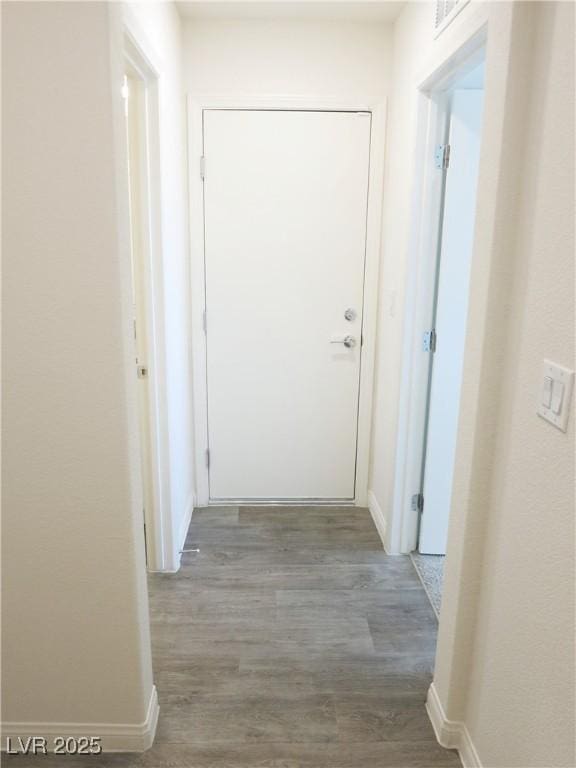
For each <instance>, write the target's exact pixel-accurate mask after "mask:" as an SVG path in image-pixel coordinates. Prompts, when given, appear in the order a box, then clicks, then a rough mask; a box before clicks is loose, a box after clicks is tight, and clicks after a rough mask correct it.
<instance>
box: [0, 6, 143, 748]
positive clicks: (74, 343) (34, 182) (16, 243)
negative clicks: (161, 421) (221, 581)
mask: <svg viewBox="0 0 576 768" xmlns="http://www.w3.org/2000/svg"><path fill="white" fill-rule="evenodd" d="M109 12H110V9H109V7H108V6H107V5H106V4H104V3H102V4H101V3H10V4H3V6H2V27H3V29H2V33H3V36H2V38H3V39H2V44H3V59H2V64H3V67H2V74H3V78H2V88H3V93H2V97H3V101H2V107H3V109H2V118H3V120H2V129H3V136H2V138H3V146H2V150H3V178H2V182H3V193H4V197H3V241H2V245H3V256H4V259H3V269H4V275H3V313H4V316H3V343H4V344H3V346H4V348H3V353H4V359H3V362H4V371H3V373H4V377H3V385H4V391H3V397H4V402H3V421H4V424H3V441H2V443H3V456H2V458H3V463H2V473H3V511H2V512H3V519H2V602H3V605H2V611H3V614H2V677H3V679H2V695H3V701H2V705H3V708H2V720H3V732H4V734H7V733H10V732H11V731H12V732H13V731H14V727H13V724H14V723H19V724H20V726H19V727H18V731H19V732H20V733H22V732H23V731H26V729H28V733H29V732H30V731H31V732H32V733H38V734H39V735H40V734H42V733H43V731H44V733H45V730H44V727H42V728H40V727H39V724H47V726H48V727H49V726H52V729H53V730H52V732H54V730H55V729H60V730H63V732H64V733H66V726H67V724H70V723H85V724H87V725H86V730H87V732H88V735H92V734H93V735H98V731H99V730H101V729H102V724H112V725H113V726H117V727H118V728H119V730H120V731H122V730H123V729H128V730H130V729H132V731H134V729H136V730H138V727H139V726H140V724H142V723H143V721H144V720H145V718H146V715H147V709H148V706H149V703H150V700H151V696H152V693H153V688H152V678H151V659H150V642H149V627H148V604H147V592H146V574H145V564H144V546H143V545H144V542H143V535H142V524H143V520H142V506H141V491H140V488H141V484H140V479H139V466H138V450H137V442H136V392H135V382H134V367H133V341H132V336H131V319H130V316H129V314H128V313H127V311H126V310H127V309H128V308H129V307H130V255H129V249H128V239H127V234H128V233H127V229H126V226H123V224H125V223H126V222H127V211H126V200H127V196H126V188H125V187H122V186H121V185H120V179H121V175H120V174H119V170H122V169H124V170H125V159H126V158H125V157H124V156H123V154H122V112H121V110H122V104H121V97H120V90H119V84H120V83H121V76H122V70H121V68H120V67H121V65H120V62H119V61H118V60H117V59H116V58H115V57H114V56H113V55H111V54H112V53H113V51H112V49H113V48H114V46H115V45H116V43H117V40H116V37H115V30H116V31H117V29H118V28H117V27H114V25H111V23H110V19H109ZM115 50H116V49H115ZM117 163H119V165H118V164H117ZM24 735H26V734H24ZM101 735H105V734H101ZM3 746H4V743H3Z"/></svg>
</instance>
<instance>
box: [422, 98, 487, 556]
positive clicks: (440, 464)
mask: <svg viewBox="0 0 576 768" xmlns="http://www.w3.org/2000/svg"><path fill="white" fill-rule="evenodd" d="M482 105H483V91H481V90H455V91H454V93H453V96H452V106H451V114H450V139H449V141H450V166H449V169H448V172H447V176H446V192H445V202H444V216H443V223H442V246H441V254H440V264H439V274H438V293H437V306H436V323H435V327H436V333H437V347H436V351H435V353H434V360H433V365H432V381H431V390H430V403H429V413H428V433H427V442H426V458H425V470H424V487H423V494H424V510H423V514H422V518H421V526H420V536H419V544H418V549H419V551H420V552H423V553H427V554H445V553H446V539H447V534H448V521H449V514H450V506H451V497H452V481H453V475H454V462H455V451H456V437H457V433H458V415H459V410H460V389H461V382H462V366H463V360H464V344H465V338H466V319H467V314H468V298H469V294H470V285H469V283H470V267H471V260H472V246H473V239H474V221H475V215H476V187H477V179H478V165H479V157H480V139H481V118H482Z"/></svg>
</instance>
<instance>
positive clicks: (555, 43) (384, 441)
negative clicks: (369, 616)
mask: <svg viewBox="0 0 576 768" xmlns="http://www.w3.org/2000/svg"><path fill="white" fill-rule="evenodd" d="M573 14H574V9H573V6H572V5H571V4H564V3H517V4H514V5H513V4H510V3H505V2H504V3H486V4H483V3H474V2H472V3H471V4H470V5H469V6H467V7H466V8H465V9H464V10H463V11H462V12H461V14H460V15H459V16H458V17H457V19H456V21H455V22H454V23H453V24H452V25H451V26H450V27H449V28H448V29H447V30H446V31H445V32H444V33H443V34H442V35H440V37H439V38H438V39H437V40H436V41H434V40H433V37H432V17H431V9H430V6H429V5H426V4H419V3H411V4H408V6H407V7H406V8H405V10H404V11H403V13H402V14H401V16H400V17H399V19H398V20H397V22H396V25H395V30H394V69H393V84H392V103H391V122H392V126H391V131H390V143H389V151H390V154H389V169H390V173H391V175H390V176H389V177H388V190H389V192H388V195H387V196H385V225H384V246H383V250H384V263H383V274H382V283H383V286H384V287H385V288H386V287H391V286H394V287H397V288H398V291H399V293H398V296H399V302H398V307H399V316H398V315H397V318H396V319H395V318H392V317H391V316H390V314H389V313H388V312H387V309H386V304H384V305H383V312H382V315H381V325H380V344H381V346H380V354H381V355H382V358H381V359H382V360H386V362H387V363H388V361H389V360H392V361H397V362H398V364H399V360H400V358H399V355H400V344H401V342H402V327H401V325H402V323H401V318H402V312H403V294H404V287H405V285H406V279H407V274H406V268H407V266H406V265H407V254H408V247H409V238H410V217H409V209H410V204H411V201H410V196H411V190H410V188H409V184H408V183H405V182H404V181H403V180H402V168H401V167H397V168H395V167H394V164H395V163H397V164H401V162H402V160H401V159H402V158H403V159H404V161H406V158H409V157H413V156H414V155H415V151H416V145H415V129H416V93H415V88H416V85H417V83H418V82H419V81H420V80H422V79H423V78H424V76H425V75H427V74H429V73H431V72H432V71H434V69H435V68H436V67H437V66H438V65H439V64H440V63H441V62H442V61H443V60H444V59H445V58H446V57H447V55H449V54H451V53H452V52H453V51H455V50H456V49H457V48H458V46H459V45H460V44H461V43H462V42H463V41H464V40H465V39H466V38H467V37H468V36H469V34H470V33H471V32H472V31H473V30H477V29H479V27H480V26H481V24H487V30H488V59H487V65H486V93H485V98H486V101H485V112H484V115H485V117H484V142H485V145H484V147H483V155H482V160H481V171H480V179H479V187H478V219H477V232H476V245H475V256H474V261H473V268H472V276H471V285H472V292H471V297H470V309H469V321H468V322H469V328H475V329H476V331H477V333H475V334H474V335H472V336H471V337H469V340H468V345H467V349H466V358H465V369H464V370H465V372H464V385H463V390H462V404H461V411H460V425H461V427H460V434H459V438H458V449H457V450H458V457H459V463H458V466H457V470H456V474H455V479H454V489H453V505H452V512H451V523H450V533H449V543H448V557H447V562H446V573H445V584H444V597H443V606H442V613H441V621H440V629H439V638H438V652H437V660H436V670H435V679H434V685H435V690H436V692H437V694H438V697H439V701H440V705H441V707H442V709H443V711H444V714H445V716H446V717H447V718H448V719H449V720H452V721H456V722H459V723H461V724H462V725H463V727H465V728H466V731H467V733H468V734H469V736H470V739H471V743H472V744H473V745H474V747H475V749H476V752H477V756H478V759H479V763H480V764H482V765H484V766H490V767H491V768H510V767H511V766H517V767H518V768H520V766H523V767H527V766H540V767H541V768H545V767H548V766H551V765H555V766H556V765H558V766H573V765H574V753H573V745H574V723H573V712H574V654H573V637H574V562H573V541H574V528H573V525H574V522H573V510H574V491H573V488H574V432H573V430H574V421H573V420H574V416H573V415H572V423H571V426H570V429H569V432H568V434H563V433H560V432H558V431H557V430H555V429H554V428H553V427H551V426H550V425H548V424H546V423H545V422H543V421H542V420H540V419H539V418H538V417H537V416H536V406H537V397H538V386H539V377H540V366H541V361H542V358H544V357H550V358H551V359H553V360H557V361H558V362H560V363H562V364H564V365H567V366H569V367H574V330H573V317H574V292H573V289H574V264H573V254H574V231H573V226H574V225H573V208H574V201H573V182H574V176H573V174H574V167H573V162H574V152H573V134H574V122H573V121H574V72H573V67H574V62H573V35H574V21H573ZM408 175H409V176H410V177H411V176H412V173H411V172H409V174H408ZM492 216H494V223H495V226H494V227H492V226H491V223H490V222H491V220H492ZM387 244H388V245H387ZM385 295H386V294H385V293H384V296H385ZM398 370H399V368H397V366H396V363H395V362H393V363H392V365H391V366H390V367H387V368H386V369H385V371H384V372H383V373H382V371H381V372H380V376H379V385H378V392H379V397H380V401H379V405H378V411H377V428H376V432H375V435H374V457H373V458H374V465H373V475H372V478H373V479H372V488H373V491H374V493H375V494H378V495H379V503H380V505H381V507H382V508H383V509H384V510H385V512H386V514H387V515H388V516H390V515H391V514H392V494H393V487H392V485H393V483H392V479H391V477H390V464H389V462H390V461H392V462H393V461H394V453H395V445H394V440H395V435H394V429H393V428H391V425H393V424H394V419H395V409H396V408H397V397H396V396H394V392H397V388H398V378H397V371H398ZM390 393H392V395H391V394H390ZM468 468H469V471H468ZM387 473H388V474H387ZM388 522H389V523H390V522H394V521H391V520H390V517H389V520H388ZM469 756H470V750H469Z"/></svg>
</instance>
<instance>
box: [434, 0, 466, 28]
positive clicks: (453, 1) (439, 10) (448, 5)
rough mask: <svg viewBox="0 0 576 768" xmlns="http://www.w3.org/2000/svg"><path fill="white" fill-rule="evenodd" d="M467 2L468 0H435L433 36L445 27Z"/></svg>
mask: <svg viewBox="0 0 576 768" xmlns="http://www.w3.org/2000/svg"><path fill="white" fill-rule="evenodd" d="M469 2H470V0H436V17H435V19H434V32H435V36H438V35H439V34H440V32H442V30H444V29H446V27H447V26H448V25H449V24H450V22H451V21H453V19H455V18H456V16H458V14H459V13H460V11H461V10H462V8H464V6H465V5H467V4H468V3H469Z"/></svg>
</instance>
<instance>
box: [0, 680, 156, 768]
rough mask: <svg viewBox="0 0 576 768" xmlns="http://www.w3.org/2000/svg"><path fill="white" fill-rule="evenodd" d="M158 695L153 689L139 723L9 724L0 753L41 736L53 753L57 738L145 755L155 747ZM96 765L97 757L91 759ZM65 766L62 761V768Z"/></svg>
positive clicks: (1, 728)
mask: <svg viewBox="0 0 576 768" xmlns="http://www.w3.org/2000/svg"><path fill="white" fill-rule="evenodd" d="M159 713H160V707H159V705H158V693H157V691H156V686H155V685H153V686H152V691H151V693H150V701H149V703H148V711H147V713H146V718H145V719H144V721H143V722H141V723H30V722H29V723H24V722H22V723H9V722H4V723H2V725H1V726H0V731H1V750H2V751H4V752H5V751H6V746H7V739H9V738H10V740H11V741H12V743H13V744H14V743H15V742H16V741H17V739H18V737H21V738H22V739H27V738H29V737H32V736H43V737H44V738H45V739H47V741H48V744H47V748H48V750H49V751H53V748H54V745H53V743H52V740H53V739H54V737H56V736H64V737H66V736H73V737H76V738H79V737H80V736H87V737H88V738H90V737H91V736H96V737H100V739H101V742H100V743H101V744H102V750H103V752H144V751H145V750H147V749H150V747H151V746H152V744H153V743H154V737H155V735H156V726H157V725H158V715H159ZM94 761H95V762H97V761H98V756H97V755H96V756H94ZM65 762H66V760H65V758H64V759H63V764H64V763H65Z"/></svg>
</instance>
